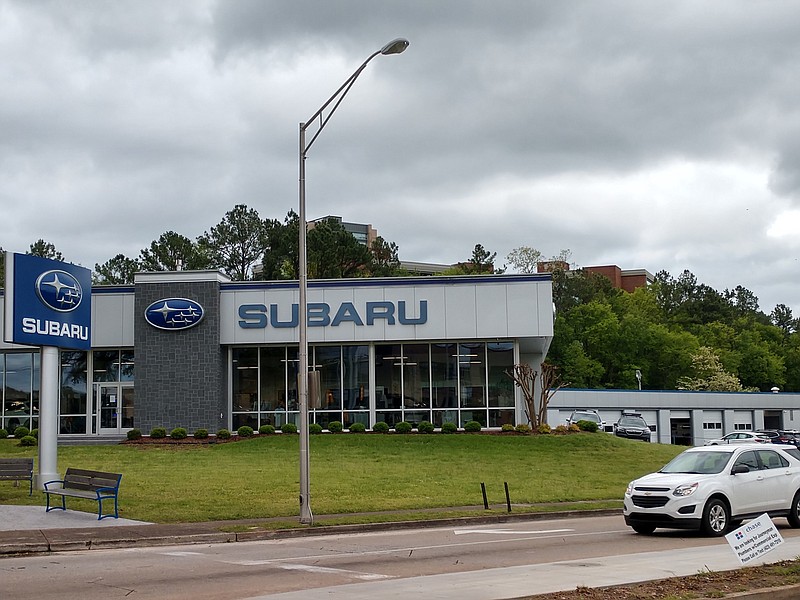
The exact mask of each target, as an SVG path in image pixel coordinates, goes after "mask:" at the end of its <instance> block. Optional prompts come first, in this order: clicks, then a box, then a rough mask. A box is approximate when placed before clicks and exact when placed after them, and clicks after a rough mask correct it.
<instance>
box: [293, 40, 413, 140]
mask: <svg viewBox="0 0 800 600" xmlns="http://www.w3.org/2000/svg"><path fill="white" fill-rule="evenodd" d="M406 48H408V40H406V39H403V38H397V39H396V40H392V41H391V42H389V43H388V44H386V45H385V46H384V47H383V48H381V49H380V50H376V51H375V52H373V53H372V54H370V56H369V58H367V60H365V61H364V62H363V63H362V64H361V66H360V67H358V68H357V69H356V70H355V72H354V73H353V74H352V75H350V77H348V78H347V80H346V81H345V82H344V83H343V84H342V85H341V86H340V87H339V89H338V90H336V92H334V94H333V95H332V96H331V97H330V98H328V100H327V101H326V102H325V104H323V105H322V107H320V109H319V110H318V111H317V112H315V113H314V114H313V115H312V116H311V118H309V119H308V120H307V121H305V122H303V123H300V129H302V130H303V131H305V130H307V129H308V128H309V127H310V126H311V125H312V124H313V122H314V121H316V120H317V118H319V129H317V132H316V133H315V134H314V135H313V136H312V138H311V139H310V140H309V142H308V143H307V144H306V145H305V147H304V148H301V149H300V150H301V152H302V153H303V154H305V153H306V152H308V150H309V148H311V145H312V144H313V143H314V141H315V140H316V139H317V137H318V136H319V134H320V133H322V130H323V128H324V127H325V125H327V124H328V121H330V119H331V117H332V116H333V113H335V112H336V109H337V108H339V105H340V104H341V103H342V100H344V97H345V96H346V95H347V92H349V91H350V88H351V87H353V84H354V83H355V82H356V79H358V76H359V75H361V72H362V71H363V70H364V69H365V68H366V67H367V65H368V64H369V63H370V61H371V60H372V59H373V58H375V57H376V56H378V55H379V54H381V55H384V56H386V55H388V54H400V53H401V52H403V51H404V50H405V49H406ZM334 101H336V104H334V105H333V108H331V110H330V112H329V113H328V116H324V115H323V113H324V111H325V109H326V108H328V106H330V104H331V103H332V102H334Z"/></svg>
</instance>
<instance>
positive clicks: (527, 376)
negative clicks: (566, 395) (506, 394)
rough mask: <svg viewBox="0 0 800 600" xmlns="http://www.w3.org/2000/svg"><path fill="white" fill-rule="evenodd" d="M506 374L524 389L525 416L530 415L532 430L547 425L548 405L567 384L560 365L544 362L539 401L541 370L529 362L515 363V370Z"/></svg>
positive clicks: (529, 421)
mask: <svg viewBox="0 0 800 600" xmlns="http://www.w3.org/2000/svg"><path fill="white" fill-rule="evenodd" d="M506 375H508V376H509V377H510V378H511V379H512V380H513V381H514V383H515V384H516V385H517V386H518V387H519V388H520V389H521V390H522V395H523V397H524V398H525V416H527V417H528V423H529V424H530V426H531V432H535V431H537V430H538V429H539V426H540V425H546V424H547V406H548V404H550V399H551V398H552V397H553V395H554V394H555V393H556V392H557V391H558V390H560V389H561V388H562V387H564V386H566V385H567V384H566V383H565V382H562V381H561V379H560V377H559V374H558V367H556V366H555V365H552V364H550V363H547V362H545V363H542V367H541V379H540V383H541V392H540V394H539V402H538V403H537V402H536V378H537V377H539V372H538V371H537V370H536V369H534V368H533V367H532V366H530V365H529V364H526V363H521V364H516V365H514V368H513V370H511V371H506Z"/></svg>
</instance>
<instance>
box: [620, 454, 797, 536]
mask: <svg viewBox="0 0 800 600" xmlns="http://www.w3.org/2000/svg"><path fill="white" fill-rule="evenodd" d="M623 503H624V506H623V515H624V516H625V523H626V524H627V525H628V526H629V527H631V528H633V530H634V531H636V532H637V533H641V534H649V533H652V532H653V531H654V530H655V529H656V528H658V527H665V528H669V529H699V530H701V531H702V532H704V533H705V534H707V535H711V536H721V535H724V534H725V533H727V532H728V531H729V530H730V529H733V528H735V527H738V526H739V525H740V524H741V522H742V521H743V520H744V519H750V518H753V517H757V516H759V515H762V514H764V513H767V514H769V516H770V517H786V518H787V519H788V520H789V524H790V525H791V526H792V527H800V450H798V449H797V448H792V447H791V446H781V445H777V444H759V443H755V444H730V445H718V446H700V447H696V448H690V449H688V450H686V451H684V452H682V453H681V454H679V455H678V456H676V457H675V458H674V459H672V461H670V462H669V463H668V464H667V465H666V466H664V467H663V468H662V469H661V470H660V471H658V472H656V473H650V474H649V475H645V476H644V477H640V478H639V479H636V480H634V481H632V482H631V483H629V484H628V489H627V490H626V491H625V497H624V499H623Z"/></svg>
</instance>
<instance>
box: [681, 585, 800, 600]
mask: <svg viewBox="0 0 800 600" xmlns="http://www.w3.org/2000/svg"><path fill="white" fill-rule="evenodd" d="M736 598H747V599H748V600H796V599H797V598H800V585H790V586H786V587H777V588H763V589H760V590H752V591H750V592H737V593H735V594H728V595H726V596H722V600H735V599H736ZM697 600H714V599H713V598H707V597H703V598H698V599H697ZM717 600H719V599H717Z"/></svg>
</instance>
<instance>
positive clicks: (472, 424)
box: [464, 421, 481, 433]
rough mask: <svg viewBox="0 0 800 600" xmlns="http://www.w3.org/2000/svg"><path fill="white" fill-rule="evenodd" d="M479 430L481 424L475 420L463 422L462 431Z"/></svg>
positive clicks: (471, 431)
mask: <svg viewBox="0 0 800 600" xmlns="http://www.w3.org/2000/svg"><path fill="white" fill-rule="evenodd" d="M480 430H481V424H480V423H478V422H477V421H467V422H466V423H464V431H466V432H467V433H477V432H479V431H480Z"/></svg>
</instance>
